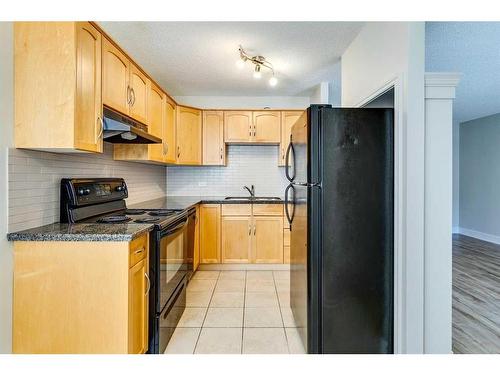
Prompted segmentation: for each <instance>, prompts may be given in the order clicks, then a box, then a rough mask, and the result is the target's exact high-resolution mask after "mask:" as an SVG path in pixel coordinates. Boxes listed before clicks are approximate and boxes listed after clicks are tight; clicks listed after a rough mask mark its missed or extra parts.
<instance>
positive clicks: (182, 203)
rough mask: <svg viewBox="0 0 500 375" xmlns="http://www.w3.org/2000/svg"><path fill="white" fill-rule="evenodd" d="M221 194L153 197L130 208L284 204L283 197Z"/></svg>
mask: <svg viewBox="0 0 500 375" xmlns="http://www.w3.org/2000/svg"><path fill="white" fill-rule="evenodd" d="M225 198H226V197H221V196H180V195H177V196H173V195H169V196H166V197H163V198H157V199H152V200H150V201H145V202H140V203H135V204H132V205H130V206H128V208H143V209H148V208H151V209H154V208H156V209H169V210H185V209H187V208H189V207H191V206H194V205H196V204H198V203H207V204H250V203H253V204H270V203H271V204H272V203H274V204H283V199H280V200H273V199H268V200H263V199H262V200H260V199H259V200H249V199H225Z"/></svg>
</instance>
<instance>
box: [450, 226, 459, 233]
mask: <svg viewBox="0 0 500 375" xmlns="http://www.w3.org/2000/svg"><path fill="white" fill-rule="evenodd" d="M451 233H460V227H453V228H451Z"/></svg>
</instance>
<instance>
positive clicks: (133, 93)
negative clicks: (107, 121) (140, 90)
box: [130, 87, 135, 105]
mask: <svg viewBox="0 0 500 375" xmlns="http://www.w3.org/2000/svg"><path fill="white" fill-rule="evenodd" d="M130 94H132V96H131V98H130V101H131V103H130V105H134V104H135V91H134V88H133V87H131V88H130Z"/></svg>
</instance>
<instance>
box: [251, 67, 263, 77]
mask: <svg viewBox="0 0 500 375" xmlns="http://www.w3.org/2000/svg"><path fill="white" fill-rule="evenodd" d="M260 77H262V73H261V72H260V65H255V70H254V71H253V78H255V79H260Z"/></svg>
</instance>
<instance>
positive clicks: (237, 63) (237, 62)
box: [236, 59, 245, 69]
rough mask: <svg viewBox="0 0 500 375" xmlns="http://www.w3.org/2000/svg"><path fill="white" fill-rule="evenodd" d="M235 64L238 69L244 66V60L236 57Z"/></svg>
mask: <svg viewBox="0 0 500 375" xmlns="http://www.w3.org/2000/svg"><path fill="white" fill-rule="evenodd" d="M236 66H237V67H238V69H243V68H244V67H245V62H244V61H243V60H242V59H238V61H236Z"/></svg>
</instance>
